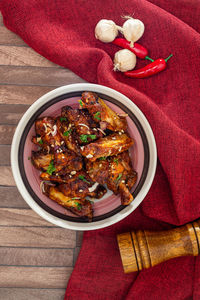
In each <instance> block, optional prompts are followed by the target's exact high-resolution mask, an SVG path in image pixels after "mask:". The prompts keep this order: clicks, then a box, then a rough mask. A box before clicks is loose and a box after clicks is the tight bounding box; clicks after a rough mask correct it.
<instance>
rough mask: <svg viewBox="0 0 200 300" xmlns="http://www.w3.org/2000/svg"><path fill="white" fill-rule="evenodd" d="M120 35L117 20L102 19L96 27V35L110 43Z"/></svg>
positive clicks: (97, 37)
mask: <svg viewBox="0 0 200 300" xmlns="http://www.w3.org/2000/svg"><path fill="white" fill-rule="evenodd" d="M117 35H118V29H117V25H116V24H115V22H113V21H112V20H105V19H102V20H100V21H99V22H98V23H97V25H96V27H95V37H96V39H98V40H100V41H102V42H104V43H109V42H112V41H114V39H115V38H116V36H117Z"/></svg>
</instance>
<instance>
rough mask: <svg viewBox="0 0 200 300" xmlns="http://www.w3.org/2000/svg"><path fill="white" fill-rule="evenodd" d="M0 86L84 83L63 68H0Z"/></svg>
mask: <svg viewBox="0 0 200 300" xmlns="http://www.w3.org/2000/svg"><path fill="white" fill-rule="evenodd" d="M0 74H1V84H2V83H3V84H18V85H19V84H20V85H40V86H55V87H57V86H61V85H66V84H70V83H77V82H85V80H83V79H82V78H80V77H79V76H77V75H76V74H74V73H73V72H71V71H70V70H68V69H65V68H61V67H60V68H59V67H58V68H54V69H53V70H51V71H50V70H49V68H41V67H26V66H24V67H20V66H19V67H15V66H0Z"/></svg>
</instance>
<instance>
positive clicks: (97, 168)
mask: <svg viewBox="0 0 200 300" xmlns="http://www.w3.org/2000/svg"><path fill="white" fill-rule="evenodd" d="M108 169H109V161H108V160H107V159H106V157H105V158H103V160H101V159H97V160H96V161H94V162H91V161H90V160H87V161H86V170H87V172H88V175H89V176H90V177H91V178H92V180H93V181H95V182H98V183H100V184H106V183H107V179H108Z"/></svg>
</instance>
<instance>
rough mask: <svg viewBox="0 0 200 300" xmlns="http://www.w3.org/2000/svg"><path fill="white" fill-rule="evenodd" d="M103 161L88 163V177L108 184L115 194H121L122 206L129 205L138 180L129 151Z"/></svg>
mask: <svg viewBox="0 0 200 300" xmlns="http://www.w3.org/2000/svg"><path fill="white" fill-rule="evenodd" d="M103 159H104V160H99V159H97V160H96V161H94V162H91V161H89V160H88V161H87V162H86V169H87V170H88V175H89V176H90V177H91V178H92V180H93V181H96V182H98V183H101V184H107V186H108V188H109V189H110V190H111V191H113V193H114V194H116V195H117V194H118V193H120V194H121V202H122V204H123V205H128V204H129V203H130V202H131V201H132V200H133V196H132V194H131V193H130V190H131V188H132V187H133V185H134V184H135V182H136V180H137V174H136V172H135V171H134V170H133V169H132V166H131V161H130V156H129V153H128V151H125V152H123V153H121V154H118V155H116V156H111V157H107V158H106V157H105V158H103Z"/></svg>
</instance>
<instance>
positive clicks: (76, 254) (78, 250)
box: [73, 247, 81, 266]
mask: <svg viewBox="0 0 200 300" xmlns="http://www.w3.org/2000/svg"><path fill="white" fill-rule="evenodd" d="M80 250H81V247H76V248H75V249H74V260H73V266H75V264H76V261H77V258H78V255H79V252H80Z"/></svg>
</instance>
